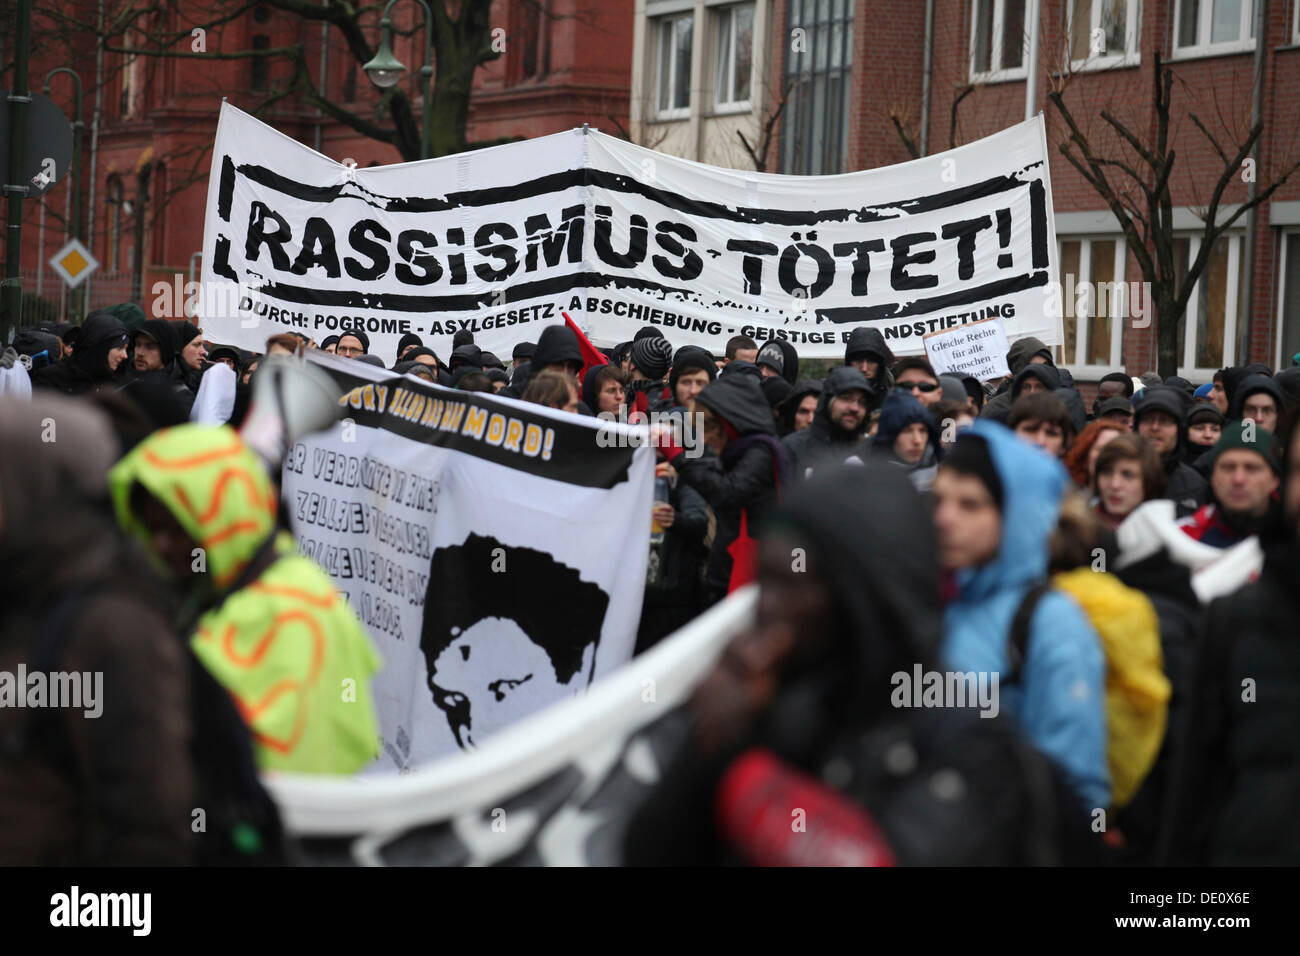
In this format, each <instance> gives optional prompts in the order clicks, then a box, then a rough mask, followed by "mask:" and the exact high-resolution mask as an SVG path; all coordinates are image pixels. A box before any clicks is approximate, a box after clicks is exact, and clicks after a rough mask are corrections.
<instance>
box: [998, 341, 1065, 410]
mask: <svg viewBox="0 0 1300 956" xmlns="http://www.w3.org/2000/svg"><path fill="white" fill-rule="evenodd" d="M1038 364H1043V365H1048V366H1051V367H1052V369H1053V370H1054V371H1056V372H1057V382H1056V384H1054V385H1050V386H1048V390H1049V391H1051V390H1052V389H1056V388H1060V387H1061V386H1062V385H1063V384H1064V383H1063V382H1061V381H1060V370H1059V369H1057V368H1056V365H1055V364H1054V363H1053V362H1052V350H1051V349H1049V348H1048V347H1047V346H1046V345H1044V344H1043V341H1042V339H1037V338H1034V337H1033V336H1032V335H1027V336H1025V337H1024V338H1023V339H1016V340H1015V341H1014V342H1012V343H1011V347H1010V348H1009V349H1007V368H1009V369H1010V370H1011V374H1010V375H1009V376H1008V377H1007V378H1006V379H1004V380H1003V382H1002V384H1001V385H1000V386H998V389H997V391H996V392H994V394H993V397H992V398H990V399H989V400H988V401H987V402H985V403H984V408H983V409H981V411H980V417H981V418H991V419H993V420H994V421H995V422H1005V421H1006V420H1007V415H1008V414H1010V412H1011V403H1012V402H1014V401H1015V400H1016V398H1017V397H1018V396H1013V395H1012V394H1011V387H1012V384H1013V383H1014V382H1015V380H1016V378H1017V377H1018V376H1019V375H1020V373H1021V372H1022V371H1024V369H1025V367H1026V366H1028V365H1038Z"/></svg>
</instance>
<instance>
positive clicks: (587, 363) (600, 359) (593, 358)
mask: <svg viewBox="0 0 1300 956" xmlns="http://www.w3.org/2000/svg"><path fill="white" fill-rule="evenodd" d="M560 315H562V316H564V324H565V325H567V326H568V327H569V328H571V329H573V334H574V335H576V336H577V337H578V349H579V351H581V352H582V374H581V375H579V376H578V380H579V381H585V380H586V378H587V369H590V368H595V367H596V366H597V365H608V364H609V359H607V358H606V357H605V353H604V352H602V351H601V350H600V349H598V348H596V346H594V345H592V344H591V343H590V342H588V341H587V337H586V336H585V335H583V334H582V329H580V328H578V324H577V323H576V322H574V321H573V319H571V318H569V313H567V312H561V313H560Z"/></svg>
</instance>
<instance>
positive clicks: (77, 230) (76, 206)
mask: <svg viewBox="0 0 1300 956" xmlns="http://www.w3.org/2000/svg"><path fill="white" fill-rule="evenodd" d="M59 73H66V74H68V76H70V77H72V83H73V91H74V95H73V107H72V109H73V120H72V217H71V220H72V221H71V222H69V223H68V232H69V234H70V235H71V236H72V238H73V239H80V238H81V133H82V130H83V129H84V127H85V124H84V123H82V121H81V74H79V73H78V72H77V71H76V70H74V69H72V67H70V66H60V67H55V68H54V69H53V70H50V72H49V73H47V74H45V87H44V89H43V90H42V92H44V93H45V95H46V96H49V95H50V80H51V79H53V78H54V77H55V76H56V75H57V74H59ZM40 265H41V266H42V267H43V266H44V264H43V263H41V264H40ZM84 295H85V285H84V284H83V285H81V286H78V287H77V289H76V290H75V291H74V292H73V296H74V298H73V301H74V303H75V305H74V306H73V308H72V314H73V315H77V316H79V315H82V314H84V312H85V308H84V306H85V303H84V302H83V301H82V297H83V296H84Z"/></svg>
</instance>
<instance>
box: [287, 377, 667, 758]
mask: <svg viewBox="0 0 1300 956" xmlns="http://www.w3.org/2000/svg"><path fill="white" fill-rule="evenodd" d="M312 358H313V361H315V362H317V363H318V364H320V365H321V366H322V367H323V368H325V369H326V371H328V372H329V373H330V374H331V375H332V376H333V377H334V379H335V380H336V381H337V382H338V384H339V385H340V386H341V387H342V388H343V391H344V393H345V395H344V399H343V402H344V404H345V406H346V408H345V414H346V416H347V417H346V418H345V419H344V420H343V421H342V422H341V423H340V424H338V425H337V426H335V427H334V429H332V430H331V431H329V432H323V433H320V434H318V435H313V436H310V437H308V438H306V439H304V440H303V441H301V442H299V443H298V444H297V445H295V446H294V447H293V448H292V449H290V454H289V456H288V460H287V462H286V464H285V468H284V475H283V499H284V502H285V507H286V508H287V509H288V510H289V514H290V517H291V521H292V525H293V528H294V530H295V533H296V534H297V536H298V544H299V548H300V550H301V551H302V552H303V553H304V554H306V555H308V556H309V557H312V558H314V559H315V560H316V561H317V563H319V564H320V565H321V567H323V568H324V569H325V570H326V572H328V573H329V575H330V576H331V578H333V580H334V584H335V585H336V586H337V587H338V588H339V590H340V591H342V592H343V593H344V594H345V595H346V596H347V598H348V600H349V602H350V603H351V604H352V607H353V608H354V609H355V610H356V612H357V614H358V615H359V616H360V618H361V620H362V622H363V623H364V624H365V625H366V627H367V628H368V629H369V631H370V634H371V636H372V637H373V638H374V639H375V641H376V643H377V645H378V647H379V650H380V653H381V654H382V656H383V661H384V663H383V669H382V670H381V671H380V673H379V674H378V675H377V676H376V678H375V682H374V693H375V701H376V706H377V708H378V711H379V721H380V727H381V732H382V735H383V754H382V756H381V757H380V760H379V762H378V765H377V768H378V769H384V768H387V769H390V770H391V769H406V768H409V767H413V766H418V765H420V764H422V763H426V762H428V761H429V760H431V759H433V758H436V757H439V756H442V755H444V754H447V753H449V752H452V751H455V750H457V749H458V747H459V748H465V749H468V748H470V747H473V746H475V745H477V744H479V743H481V742H482V741H483V740H484V739H485V738H487V737H488V736H490V735H491V734H493V733H495V732H496V731H498V730H500V729H502V728H503V727H505V726H507V725H509V724H511V723H514V722H515V721H517V720H519V719H520V718H521V717H524V716H527V715H529V714H531V713H533V712H535V711H537V710H539V709H542V708H544V707H546V706H548V705H549V704H552V703H554V702H556V701H558V700H561V699H563V698H566V697H571V696H575V695H579V694H581V693H583V692H584V691H585V690H586V689H587V687H588V686H589V685H590V684H591V683H592V682H593V681H594V680H596V679H597V678H599V677H602V676H604V675H605V674H608V673H610V672H611V671H613V670H614V669H616V668H618V667H619V666H620V665H622V664H624V663H625V662H626V661H627V660H628V659H629V657H630V656H631V654H632V647H633V644H634V642H635V637H636V630H637V622H638V620H639V618H640V613H641V596H642V592H643V588H644V586H645V573H646V559H647V554H648V550H649V535H650V517H649V516H650V509H651V497H652V477H651V476H652V474H653V467H654V462H653V451H652V449H650V448H649V447H648V446H646V445H644V444H642V445H635V444H634V443H633V441H632V440H629V439H634V438H635V436H636V435H637V434H639V433H638V432H637V430H636V429H633V428H630V427H629V426H624V425H619V424H616V423H605V422H598V421H596V420H595V419H588V418H582V417H579V416H577V415H572V414H568V413H565V412H560V411H555V410H552V409H549V408H544V407H542V406H539V405H533V404H526V403H524V402H519V401H515V400H512V399H505V398H497V397H495V396H492V395H487V394H484V393H480V392H463V391H453V390H451V389H446V388H442V387H439V386H436V385H431V384H429V383H427V382H424V381H422V380H419V379H416V378H413V377H408V376H401V375H394V374H393V373H391V372H386V371H384V370H383V369H379V368H375V367H373V366H368V365H365V364H363V363H360V362H352V361H350V360H347V359H336V358H334V357H333V356H330V355H324V354H318V355H313V357H312ZM602 430H604V432H605V435H606V436H611V435H616V436H622V437H623V439H624V440H622V441H621V442H620V441H610V440H605V439H602V440H600V441H598V440H597V435H598V433H600V432H601V431H602ZM640 431H641V432H644V431H645V430H644V429H641V430H640ZM620 444H621V445H622V446H623V447H616V446H618V445H620Z"/></svg>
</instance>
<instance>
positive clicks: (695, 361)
mask: <svg viewBox="0 0 1300 956" xmlns="http://www.w3.org/2000/svg"><path fill="white" fill-rule="evenodd" d="M640 367H641V366H639V365H638V366H637V368H640ZM687 369H699V370H700V371H702V372H708V373H709V381H710V382H712V381H713V380H714V379H715V378H717V377H718V366H717V363H715V362H714V361H713V356H712V355H711V354H709V352H708V351H706V350H705V349H702V348H700V347H699V346H698V345H683V346H682V347H681V348H679V349H678V350H677V354H676V355H674V356H673V370H672V371H671V372H669V373H668V388H669V389H671V394H672V396H673V399H674V401H675V400H676V397H677V379H679V378H680V377H681V375H682V373H683V372H685V371H686V370H687Z"/></svg>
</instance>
